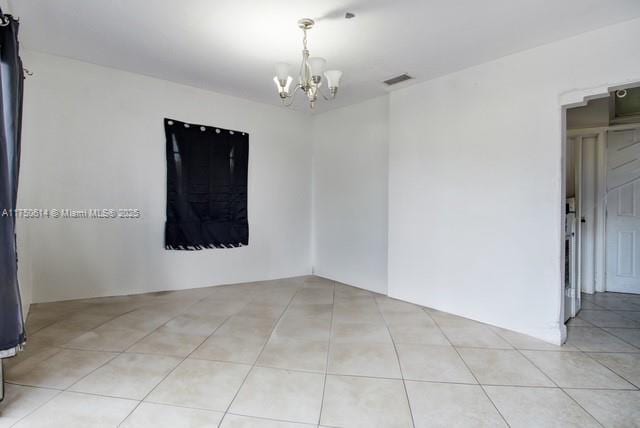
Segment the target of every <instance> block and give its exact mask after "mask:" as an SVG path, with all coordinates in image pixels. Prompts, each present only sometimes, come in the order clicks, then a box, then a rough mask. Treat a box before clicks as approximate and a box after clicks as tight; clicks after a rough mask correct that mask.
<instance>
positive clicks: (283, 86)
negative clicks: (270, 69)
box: [273, 18, 342, 108]
mask: <svg viewBox="0 0 640 428" xmlns="http://www.w3.org/2000/svg"><path fill="white" fill-rule="evenodd" d="M313 24H314V22H313V19H309V18H304V19H301V20H299V21H298V27H300V29H301V30H302V32H303V33H304V36H303V37H302V63H301V64H300V72H299V77H298V82H299V83H297V84H296V85H295V87H294V88H293V89H292V88H291V83H292V82H293V78H292V77H291V75H290V74H289V70H290V68H291V66H290V65H289V64H287V63H284V62H279V63H277V64H276V67H275V68H276V75H275V77H274V78H273V81H274V82H275V83H276V87H277V88H278V94H279V95H280V100H281V101H282V104H284V105H285V106H287V107H289V106H290V105H291V104H293V100H294V98H295V96H296V94H297V93H298V91H299V90H300V91H302V92H304V93H305V94H306V96H307V99H308V100H309V106H310V107H311V108H314V107H315V104H316V101H317V100H318V97H319V96H321V97H322V98H324V99H325V100H327V101H329V100H332V99H333V98H335V97H336V94H337V93H338V86H340V78H341V77H342V71H339V70H327V71H325V67H326V65H327V60H325V59H324V58H321V57H317V56H316V57H309V49H307V30H310V29H311V28H312V27H313ZM323 74H324V76H325V77H326V79H327V87H328V88H329V96H326V95H325V94H324V93H322V91H321V89H320V88H321V86H322V83H323V79H322V75H323Z"/></svg>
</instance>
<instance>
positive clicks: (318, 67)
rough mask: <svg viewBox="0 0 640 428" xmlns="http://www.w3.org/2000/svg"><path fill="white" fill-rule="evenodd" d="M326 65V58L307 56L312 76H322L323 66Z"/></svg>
mask: <svg viewBox="0 0 640 428" xmlns="http://www.w3.org/2000/svg"><path fill="white" fill-rule="evenodd" d="M326 66H327V60H326V59H324V58H321V57H319V56H314V57H311V58H309V67H310V68H311V75H312V76H322V73H323V72H324V69H325V67H326Z"/></svg>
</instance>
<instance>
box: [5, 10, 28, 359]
mask: <svg viewBox="0 0 640 428" xmlns="http://www.w3.org/2000/svg"><path fill="white" fill-rule="evenodd" d="M1 14H2V11H0V17H2V16H4V15H1ZM23 81H24V72H23V68H22V61H21V60H20V56H19V55H18V22H17V21H16V20H15V19H13V17H11V16H10V15H6V16H4V19H3V20H2V22H0V92H1V93H0V357H7V356H11V355H13V354H15V352H16V351H17V350H19V349H20V347H21V346H22V345H23V344H24V342H25V338H26V337H25V330H24V319H23V314H22V304H21V302H20V290H19V287H18V260H17V251H16V234H15V227H16V224H15V220H16V219H15V208H16V199H17V196H18V172H19V168H20V131H21V127H22V92H23Z"/></svg>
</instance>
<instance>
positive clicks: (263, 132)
mask: <svg viewBox="0 0 640 428" xmlns="http://www.w3.org/2000/svg"><path fill="white" fill-rule="evenodd" d="M23 60H24V63H25V66H26V67H28V68H29V69H30V70H31V71H33V73H34V75H33V76H31V77H29V78H27V80H26V88H25V101H24V125H23V153H22V171H21V173H22V174H21V183H20V185H21V187H20V192H21V195H20V200H21V205H22V207H32V208H71V209H84V208H139V209H141V210H142V219H140V220H71V219H58V220H54V219H42V220H31V221H29V222H28V225H27V226H28V228H29V229H30V230H29V234H28V237H29V238H30V242H29V245H28V246H27V249H28V250H29V252H30V256H31V260H32V266H33V272H32V278H33V287H34V288H33V300H34V302H42V301H50V300H61V299H77V298H82V297H89V296H107V295H118V294H133V293H141V292H148V291H155V290H168V289H183V288H192V287H200V286H209V285H215V284H221V283H233V282H240V281H252V280H263V279H270V278H279V277H288V276H295V275H303V274H308V273H310V266H311V256H310V246H311V245H310V236H309V231H310V227H311V226H310V218H311V213H310V210H311V172H310V171H311V142H310V140H309V138H308V130H309V128H310V126H311V117H310V116H308V115H304V114H300V113H295V112H292V111H290V110H286V109H282V108H278V107H271V106H267V105H264V104H258V103H254V102H251V101H246V100H242V99H238V98H234V97H229V96H223V95H219V94H215V93H212V92H207V91H203V90H200V89H195V88H192V87H187V86H182V85H178V84H174V83H169V82H166V81H162V80H157V79H152V78H149V77H145V76H141V75H136V74H131V73H126V72H122V71H117V70H114V69H108V68H103V67H99V66H95V65H91V64H87V63H82V62H77V61H73V60H68V59H64V58H60V57H54V56H49V55H43V54H37V53H34V52H24V53H23ZM267 83H268V82H267ZM164 117H170V118H175V119H178V120H182V121H187V122H193V123H203V124H208V125H213V126H220V127H223V128H227V129H235V130H242V131H246V132H249V133H250V143H249V145H250V149H249V150H250V155H249V156H250V160H249V189H248V190H249V196H248V197H249V224H250V237H249V240H250V242H249V246H248V247H243V248H237V249H226V250H220V249H215V250H204V251H166V250H164V247H163V234H164V217H165V197H166V185H165V182H166V181H165V180H166V166H165V137H164V130H163V122H162V120H163V118H164Z"/></svg>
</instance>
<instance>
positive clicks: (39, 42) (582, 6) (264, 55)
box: [1, 0, 640, 111]
mask: <svg viewBox="0 0 640 428" xmlns="http://www.w3.org/2000/svg"><path fill="white" fill-rule="evenodd" d="M1 3H2V4H3V5H4V6H5V9H7V10H8V11H9V12H11V13H13V14H14V15H16V16H18V17H19V18H20V19H21V30H20V31H21V41H22V44H23V46H24V47H25V48H26V49H31V50H35V51H40V52H47V53H51V54H55V55H62V56H66V57H70V58H76V59H79V60H82V61H87V62H91V63H95V64H101V65H105V66H110V67H114V68H118V69H122V70H128V71H132V72H136V73H141V74H146V75H149V76H154V77H159V78H162V79H166V80H170V81H174V82H179V83H184V84H188V85H192V86H196V87H200V88H205V89H211V90H213V91H216V92H221V93H225V94H231V95H235V96H239V97H243V98H248V99H252V100H256V101H259V102H264V103H269V104H273V105H277V104H278V103H279V100H278V97H277V94H276V91H275V87H274V85H273V82H272V80H271V79H272V78H273V75H274V72H273V64H274V63H275V62H277V61H286V62H290V63H292V64H298V62H299V56H300V50H301V31H300V30H299V29H298V28H297V26H296V21H297V20H298V19H299V18H302V17H310V18H314V19H316V21H317V23H316V27H315V28H314V29H313V30H311V32H310V33H309V49H310V51H311V55H312V56H323V57H325V58H327V60H328V67H329V68H338V69H341V70H343V71H344V77H343V82H342V87H341V89H340V94H339V98H338V99H336V100H335V101H334V102H332V103H325V102H321V103H319V105H318V111H324V110H327V109H329V108H333V107H337V106H341V105H346V104H353V103H355V102H358V101H362V100H365V99H367V98H372V97H375V96H378V95H382V94H384V93H385V91H386V88H385V87H384V85H383V84H381V83H380V82H381V80H383V79H385V78H388V77H390V76H394V75H396V74H400V73H403V72H408V73H410V74H411V75H413V76H415V77H416V79H417V81H422V80H428V79H432V78H434V77H437V76H440V75H443V74H447V73H450V72H452V71H456V70H460V69H463V68H466V67H469V66H471V65H475V64H479V63H482V62H486V61H489V60H492V59H495V58H499V57H501V56H504V55H507V54H510V53H513V52H517V51H521V50H524V49H527V48H531V47H534V46H538V45H541V44H545V43H548V42H552V41H554V40H559V39H562V38H566V37H569V36H572V35H575V34H579V33H582V32H585V31H589V30H593V29H596V28H599V27H603V26H606V25H610V24H614V23H617V22H622V21H626V20H629V19H632V18H635V17H638V16H640V1H638V0H448V1H445V0H322V1H319V0H315V1H314V0H177V1H176V0H174V1H168V0H2V1H1ZM346 11H350V12H353V13H355V14H356V18H355V19H352V20H346V19H344V18H343V16H344V13H345V12H346ZM27 67H28V64H27ZM404 85H406V84H404ZM298 108H300V109H306V108H307V107H306V105H305V104H304V103H299V105H298Z"/></svg>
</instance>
